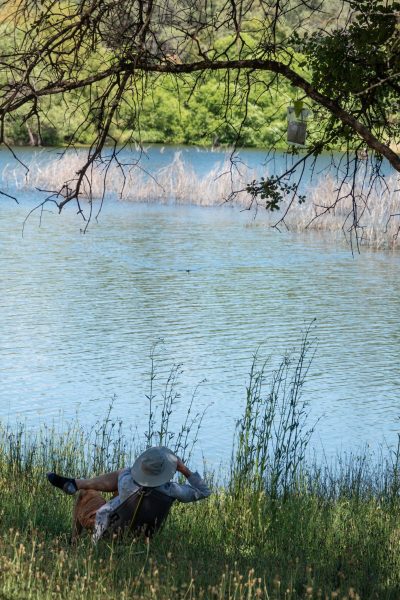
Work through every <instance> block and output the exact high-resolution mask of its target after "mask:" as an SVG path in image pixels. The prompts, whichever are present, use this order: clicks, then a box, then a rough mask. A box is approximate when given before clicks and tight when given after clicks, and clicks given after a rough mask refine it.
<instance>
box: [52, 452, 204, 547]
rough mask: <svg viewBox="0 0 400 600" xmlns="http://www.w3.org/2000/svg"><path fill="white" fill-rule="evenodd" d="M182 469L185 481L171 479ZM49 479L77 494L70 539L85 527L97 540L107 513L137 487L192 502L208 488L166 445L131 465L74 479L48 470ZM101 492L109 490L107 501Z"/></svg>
mask: <svg viewBox="0 0 400 600" xmlns="http://www.w3.org/2000/svg"><path fill="white" fill-rule="evenodd" d="M176 472H178V473H181V474H182V475H183V476H184V477H186V479H187V483H185V484H180V483H177V482H175V481H171V479H172V478H173V476H174V475H175V473H176ZM47 479H48V481H49V482H50V483H51V484H52V485H53V486H55V487H57V488H60V489H61V490H62V491H63V492H64V493H66V494H70V495H73V494H76V493H77V494H78V496H77V500H76V502H75V507H74V512H73V522H72V538H71V540H72V542H76V540H77V538H78V537H79V535H80V534H81V533H82V531H83V530H84V529H87V530H89V531H91V532H92V534H93V535H92V537H93V541H95V542H96V541H98V540H99V539H100V537H101V536H102V535H103V533H104V532H105V531H106V530H107V528H108V518H109V515H110V513H111V512H112V511H113V510H115V509H116V508H117V507H118V506H119V505H120V504H121V503H122V502H124V501H125V500H126V499H127V498H128V497H129V496H130V495H131V494H133V493H134V492H136V490H138V489H139V487H141V486H144V487H147V488H155V489H156V490H158V491H159V492H161V493H162V494H166V495H167V496H170V497H171V498H174V499H176V500H178V501H179V502H195V501H197V500H201V499H203V498H207V497H208V496H210V494H211V491H210V489H209V487H208V486H207V484H206V483H205V481H204V480H203V479H202V478H201V477H200V475H199V473H198V472H197V471H195V472H192V471H191V470H190V469H189V468H188V467H187V466H186V465H185V464H184V463H183V462H182V460H180V459H179V458H178V457H177V456H176V455H175V454H174V453H173V452H172V451H171V450H170V449H169V448H166V447H165V446H154V447H152V448H148V449H147V450H145V452H143V453H142V454H140V456H138V457H137V458H136V460H135V462H134V464H133V466H132V467H127V468H124V469H120V470H118V471H113V472H111V473H105V474H103V475H100V476H98V477H93V478H91V479H74V478H71V477H63V476H62V475H58V474H57V473H47ZM100 492H111V493H113V494H114V497H113V498H112V499H111V500H110V501H108V502H107V501H106V500H105V498H104V497H103V496H102V495H101V493H100Z"/></svg>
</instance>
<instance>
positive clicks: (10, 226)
mask: <svg viewBox="0 0 400 600" xmlns="http://www.w3.org/2000/svg"><path fill="white" fill-rule="evenodd" d="M167 152H168V151H167ZM164 156H165V153H163V158H162V160H164ZM188 156H189V158H190V157H191V156H192V155H191V154H190V153H188ZM193 156H194V158H193V157H192V158H193V161H194V162H195V163H196V160H197V159H196V156H195V155H193ZM201 156H202V163H201V164H202V166H201V168H205V166H206V161H207V160H208V161H209V165H212V163H213V161H214V160H215V157H214V156H213V155H212V154H205V153H202V154H201ZM253 156H254V157H256V158H257V156H258V159H260V156H261V155H256V154H254V155H253ZM160 160H161V159H160ZM20 200H21V204H20V205H16V204H14V203H13V202H12V201H11V200H8V199H3V200H2V201H1V204H0V240H1V242H0V243H1V248H2V260H1V262H0V278H1V279H0V280H1V297H0V306H1V313H0V314H1V327H0V346H1V350H2V361H1V367H0V381H1V389H0V418H1V419H2V420H3V421H4V422H9V423H15V422H16V421H17V420H26V422H27V424H28V426H29V427H32V428H33V429H34V428H36V427H38V426H39V424H40V423H48V422H49V421H51V420H52V419H54V420H55V421H56V422H60V420H61V421H62V423H66V422H67V421H69V420H70V419H73V418H74V417H75V415H76V413H77V412H78V414H79V419H80V421H81V422H82V423H84V424H87V425H88V426H89V425H91V424H93V423H94V421H95V420H96V419H97V418H102V417H103V416H104V415H105V413H106V410H107V407H108V405H109V403H110V401H111V399H112V398H113V397H114V396H115V402H114V408H113V414H114V416H115V417H116V418H122V419H123V420H124V422H125V424H126V426H127V427H128V428H129V427H132V428H133V429H135V428H137V429H138V430H139V431H140V432H143V431H144V429H145V428H146V426H147V400H146V394H147V393H148V389H149V376H148V373H149V368H150V361H149V353H150V350H151V347H152V345H153V344H154V343H155V342H156V341H157V340H158V339H160V338H163V339H164V345H163V347H162V348H161V347H159V348H158V350H157V357H158V358H157V364H158V370H159V379H160V385H161V383H162V381H165V378H166V375H167V372H168V370H169V367H170V366H171V365H172V364H173V363H177V362H179V363H182V365H183V374H182V376H181V378H180V383H179V386H178V390H179V392H180V394H181V397H180V398H179V399H177V405H176V413H175V423H179V422H180V421H182V420H183V418H184V416H185V414H186V410H187V406H188V403H189V401H190V398H191V395H192V393H193V390H194V389H195V387H196V385H197V384H198V383H199V382H200V381H202V380H203V379H205V378H206V379H207V381H206V382H204V383H202V385H201V386H200V389H199V390H198V394H197V398H196V401H195V406H196V408H197V410H199V411H201V410H203V409H204V408H206V407H208V409H207V411H206V414H205V417H204V421H203V427H202V430H201V432H200V440H199V446H198V451H197V456H198V457H199V456H200V455H201V453H203V454H204V456H205V458H206V460H207V461H208V462H210V463H211V464H216V463H217V462H219V461H220V460H222V461H225V462H226V461H228V460H229V456H230V452H231V447H232V436H233V432H234V426H235V421H236V419H237V418H238V417H239V416H240V414H241V411H242V408H243V404H244V400H245V385H246V381H247V375H248V372H249V369H250V365H251V360H252V355H253V353H254V351H255V350H256V349H257V347H258V346H259V345H260V344H261V354H262V355H263V356H269V355H273V356H275V357H279V356H280V355H281V354H282V353H283V352H284V351H285V350H286V349H288V348H291V347H293V346H294V345H298V343H299V341H300V338H301V330H302V329H304V327H305V326H306V325H307V324H308V323H309V322H310V321H311V320H312V319H316V324H315V335H316V336H317V338H318V348H317V353H316V357H315V359H314V362H313V365H312V368H311V371H310V375H309V378H308V384H307V386H306V389H305V396H306V397H307V399H308V400H309V402H310V413H311V414H310V424H311V423H313V422H314V421H315V420H317V419H320V421H319V423H318V425H317V428H316V432H315V434H314V437H313V441H312V444H313V448H315V449H316V452H317V453H318V455H319V456H322V455H323V453H324V452H325V453H326V454H327V455H328V456H334V455H335V454H336V453H338V452H342V451H350V450H358V449H360V448H362V447H363V446H364V445H366V444H368V445H369V446H370V447H371V448H373V449H376V448H378V447H379V446H380V445H381V444H384V445H388V444H392V443H394V441H395V439H396V434H397V431H398V416H399V414H400V402H399V394H398V389H399V383H400V382H399V379H400V377H399V362H400V330H399V316H400V279H399V277H398V270H399V263H400V256H398V255H396V254H389V253H380V252H371V251H368V250H363V251H362V253H361V255H356V256H354V257H353V256H352V255H351V252H350V250H349V248H348V247H346V246H345V245H344V244H342V243H340V242H338V243H333V242H332V241H329V240H327V239H325V238H323V237H318V236H313V235H310V236H296V235H291V234H290V233H285V234H279V233H278V232H276V231H274V230H270V229H268V228H265V227H263V226H262V225H261V224H258V226H257V225H256V226H253V225H252V223H253V221H252V216H251V215H249V214H248V213H241V212H239V211H238V210H236V209H229V208H227V207H220V208H208V209H206V208H200V207H182V206H180V207H174V206H156V205H134V204H129V203H118V202H115V201H113V202H109V203H106V204H105V207H104V210H103V212H102V214H101V217H100V220H99V222H98V223H93V224H92V226H91V228H90V230H89V233H88V234H86V235H82V234H80V233H79V227H80V226H81V221H80V220H79V217H78V216H77V215H76V214H75V212H76V211H75V210H74V209H72V207H69V208H68V210H66V211H65V212H64V213H63V214H62V215H61V216H59V215H57V214H55V213H46V214H44V215H43V220H42V225H41V227H39V221H38V218H37V217H34V218H33V219H32V220H30V221H28V225H27V227H26V229H25V234H24V237H22V236H21V227H22V222H23V220H24V218H25V217H26V214H27V212H28V210H29V208H30V207H32V206H34V202H35V201H37V195H36V196H35V194H33V193H26V194H22V195H21V196H20Z"/></svg>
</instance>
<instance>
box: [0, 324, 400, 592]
mask: <svg viewBox="0 0 400 600" xmlns="http://www.w3.org/2000/svg"><path fill="white" fill-rule="evenodd" d="M314 347H315V346H314V344H313V340H312V339H310V335H309V332H308V333H306V337H305V338H304V339H303V342H302V344H300V347H299V349H298V350H297V351H293V352H291V353H290V354H288V355H286V356H284V357H283V359H282V361H281V362H280V363H278V364H277V365H276V366H275V367H274V366H273V365H271V364H270V363H265V362H263V361H261V360H259V359H257V360H255V362H254V364H253V366H252V368H251V373H250V379H249V384H248V386H247V394H246V401H245V408H244V414H243V417H242V419H241V420H240V422H239V423H238V428H237V431H236V434H235V436H236V444H235V451H234V452H233V458H232V464H231V467H230V469H229V471H228V474H227V481H226V482H225V484H223V482H221V481H219V482H217V481H216V480H214V483H213V488H214V493H213V495H212V496H211V497H210V498H209V499H208V500H206V501H202V502H199V503H196V504H189V505H174V507H173V510H172V513H171V515H170V516H169V518H168V520H167V523H166V526H165V528H164V529H163V530H162V531H161V532H160V533H159V534H158V535H157V536H156V537H155V538H154V539H153V540H152V541H151V542H150V543H146V542H145V541H143V540H142V541H140V540H139V541H136V542H135V541H133V540H132V539H130V538H129V537H126V538H125V539H124V540H122V541H119V542H118V543H117V541H116V540H111V541H110V542H106V541H104V542H102V543H99V544H98V545H97V546H92V544H91V542H90V539H89V538H88V537H86V538H85V537H84V538H83V539H82V540H81V541H80V543H79V544H78V545H77V546H76V547H72V546H70V545H69V543H68V540H69V529H70V520H71V509H72V499H71V498H70V497H68V496H65V495H63V494H61V493H60V492H59V491H58V490H54V489H53V488H50V487H49V484H48V483H47V481H46V478H45V472H46V471H47V470H50V469H56V470H58V471H60V472H64V473H66V474H76V475H90V474H91V473H93V472H98V471H99V470H109V469H114V468H116V467H119V466H121V465H123V464H130V463H131V462H132V460H133V455H134V454H135V453H136V451H137V450H138V448H140V447H141V445H142V444H143V443H144V444H145V443H146V439H144V440H140V439H139V438H138V437H137V436H134V435H133V434H130V437H129V438H127V437H126V435H124V432H123V431H122V429H121V425H120V423H119V422H118V421H116V420H114V419H113V418H112V413H108V414H107V415H106V417H105V419H104V421H103V422H102V423H99V424H98V425H96V426H95V427H93V428H92V429H91V430H89V431H88V430H87V429H85V428H84V427H82V426H81V425H80V424H79V423H78V422H74V423H73V424H71V425H70V426H69V427H68V428H67V429H65V430H62V431H58V430H56V428H54V427H50V428H49V427H42V428H41V430H40V431H38V432H29V431H28V430H27V428H26V427H24V426H18V427H14V428H10V427H1V428H0V494H1V500H2V501H1V506H0V597H1V598H5V599H7V600H8V599H14V598H15V599H20V598H21V599H22V598H23V599H27V598H29V599H30V598H35V599H42V598H46V599H47V598H48V599H50V598H55V597H56V598H68V599H69V600H78V599H81V598H82V597H84V598H89V599H93V600H100V599H103V598H104V599H105V598H107V599H109V598H110V597H112V598H114V597H119V598H134V599H135V598H143V599H146V600H147V599H149V600H150V599H151V600H154V599H157V600H167V599H172V600H175V599H179V600H187V599H192V600H197V599H199V600H200V599H208V598H209V599H219V600H252V599H254V600H255V599H260V598H265V599H271V598H274V599H278V598H279V599H286V600H292V599H298V598H308V599H312V598H323V599H333V598H338V599H341V600H343V599H353V600H355V599H359V600H360V599H372V598H379V599H394V598H397V597H398V595H399V590H400V527H399V522H400V502H399V497H398V491H399V448H397V449H395V450H394V451H393V452H392V453H388V454H387V455H386V456H381V457H380V459H379V460H377V458H376V457H375V460H372V457H371V456H369V455H368V454H365V455H364V456H358V457H348V458H347V459H342V460H338V461H337V462H336V463H335V464H323V465H321V464H320V463H318V464H309V462H308V461H307V458H306V453H305V448H306V445H307V442H308V440H309V435H310V427H309V426H308V425H307V408H306V403H305V401H304V400H303V399H302V394H301V392H302V391H304V390H303V387H304V383H305V378H306V375H307V366H308V365H309V361H310V359H311V357H312V352H313V348H314ZM171 373H172V375H170V376H169V377H167V379H166V381H165V382H164V383H163V385H162V386H161V387H158V385H156V384H157V376H156V375H157V374H156V373H155V371H154V368H153V370H152V374H153V375H154V377H153V383H152V384H151V386H150V391H149V394H148V396H149V398H151V403H152V408H151V410H150V416H149V423H150V425H149V431H148V432H147V435H150V437H147V442H148V443H153V442H156V441H157V440H158V439H159V438H158V437H157V436H158V435H162V436H163V437H162V439H163V440H165V441H171V442H172V443H176V442H178V441H179V439H181V438H179V435H178V434H177V435H176V436H173V431H171V428H170V419H169V418H170V415H169V414H168V413H169V410H170V408H171V407H172V410H173V406H174V398H175V397H176V396H175V395H174V392H173V391H172V392H171V390H173V388H174V385H175V383H173V384H172V386H171V382H172V381H176V380H175V379H174V378H175V376H179V370H178V371H177V367H174V368H173V370H172V371H171ZM171 377H172V379H171ZM268 382H269V383H268ZM158 390H160V393H159V391H158ZM161 390H164V391H161ZM149 402H150V400H149ZM189 403H190V401H189ZM271 407H272V408H271ZM189 429H190V428H189ZM196 431H197V426H195V428H194V431H193V434H190V433H189V434H188V435H189V438H190V437H191V435H193V436H194V437H196V435H197V433H196ZM171 436H173V437H171ZM191 439H192V440H193V438H191ZM181 448H184V444H183V445H181ZM177 451H179V448H178V450H177Z"/></svg>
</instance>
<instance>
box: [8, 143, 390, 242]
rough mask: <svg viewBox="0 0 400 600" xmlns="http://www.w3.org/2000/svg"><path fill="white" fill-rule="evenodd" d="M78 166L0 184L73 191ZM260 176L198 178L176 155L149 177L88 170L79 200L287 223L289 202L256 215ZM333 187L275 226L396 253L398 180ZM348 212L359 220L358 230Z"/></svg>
mask: <svg viewBox="0 0 400 600" xmlns="http://www.w3.org/2000/svg"><path fill="white" fill-rule="evenodd" d="M81 165H82V157H81V156H79V154H74V153H72V152H71V153H66V154H64V155H63V156H62V157H61V158H59V159H53V160H47V161H43V160H41V159H36V160H35V161H33V162H32V163H31V164H30V166H29V171H28V172H27V173H25V171H24V170H23V169H22V168H11V167H9V166H6V167H5V168H4V170H3V174H2V179H3V183H4V184H7V185H9V186H12V187H13V188H17V189H19V190H21V189H27V190H29V189H35V188H38V189H41V190H54V191H56V190H58V189H59V188H60V181H65V182H69V184H71V181H73V174H74V173H76V172H77V171H78V170H79V168H80V167H81ZM71 174H72V176H71ZM259 175H260V173H256V172H255V171H253V170H251V169H249V168H247V167H245V166H244V165H240V166H239V167H238V168H236V167H234V168H232V165H231V164H230V162H229V161H222V164H221V163H218V164H217V165H216V166H215V167H214V168H213V169H211V170H210V171H209V172H208V173H206V174H205V175H203V176H201V175H198V174H197V173H196V171H195V170H194V169H193V167H192V166H191V165H190V164H186V163H185V162H184V161H183V160H182V156H181V154H180V153H179V152H177V153H176V155H175V157H174V159H173V161H172V162H171V164H169V165H167V166H166V167H164V168H162V169H160V170H159V171H158V172H157V173H155V174H153V175H150V174H149V173H147V172H146V171H145V170H143V168H142V167H141V166H139V164H138V165H136V166H133V167H129V168H128V167H119V166H117V165H116V164H115V163H113V164H111V165H109V166H108V167H107V169H106V168H105V167H104V165H101V164H99V165H97V166H95V167H94V168H93V170H92V172H91V175H90V179H88V180H86V181H85V183H84V187H83V196H84V197H85V196H86V197H87V198H88V197H89V196H91V197H93V198H102V197H103V194H106V195H109V196H113V197H116V198H119V199H120V200H123V201H129V202H142V203H160V204H192V205H198V206H208V207H209V206H220V205H222V204H227V203H230V204H234V205H236V206H239V207H240V208H241V209H247V208H250V207H252V208H253V209H256V208H258V213H257V214H258V220H256V221H255V224H261V225H267V226H269V225H274V224H276V223H277V222H279V221H280V219H281V218H282V217H283V216H284V215H285V213H286V210H287V207H288V204H289V202H290V198H288V199H287V200H285V201H283V202H282V205H281V208H280V210H279V211H274V212H273V213H267V212H265V211H264V212H263V211H262V207H263V205H262V203H260V205H259V206H258V207H256V206H255V204H254V202H252V198H251V196H250V194H249V193H248V192H247V191H246V186H247V184H248V183H249V182H250V181H252V180H254V179H257V178H258V176H259ZM264 175H265V174H264ZM338 187H339V186H338V183H337V180H335V179H334V178H333V177H331V176H324V177H321V178H320V179H316V180H315V181H314V183H313V184H312V185H310V186H309V189H308V190H306V195H307V200H306V202H305V203H302V204H299V203H298V202H294V203H293V205H292V206H291V208H290V210H289V212H288V214H287V215H286V217H285V223H284V224H283V223H281V225H280V226H281V227H282V228H284V227H287V228H288V229H290V230H292V231H296V232H307V231H318V232H322V231H324V232H329V233H330V234H333V235H335V236H336V238H338V237H339V236H340V237H341V238H343V234H344V235H345V237H346V238H347V239H349V240H350V241H352V242H354V241H356V242H357V243H359V244H360V245H365V246H370V247H372V248H388V249H396V248H398V247H399V236H398V233H399V227H400V211H399V204H400V190H399V182H398V179H397V178H396V177H395V176H392V177H388V178H387V179H386V180H385V181H384V182H378V181H377V182H375V183H374V184H371V186H369V187H368V186H367V189H366V186H365V180H364V181H363V180H362V179H361V178H360V179H359V181H358V182H356V185H355V191H354V194H351V193H350V192H351V189H350V184H344V185H342V186H341V187H340V190H338ZM238 190H241V191H238ZM232 192H235V193H234V194H232ZM354 210H355V214H356V215H357V223H356V227H355V222H354V218H353V215H354Z"/></svg>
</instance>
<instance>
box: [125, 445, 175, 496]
mask: <svg viewBox="0 0 400 600" xmlns="http://www.w3.org/2000/svg"><path fill="white" fill-rule="evenodd" d="M177 464H178V458H177V457H176V456H175V454H174V453H173V452H172V451H171V450H170V449H169V448H166V447H165V446H154V447H153V448H148V449H147V450H145V451H144V452H143V453H142V454H141V455H140V456H138V457H137V459H136V460H135V462H134V464H133V467H132V469H131V473H132V477H133V479H134V480H135V481H136V483H138V484H139V485H143V486H145V487H158V486H159V485H163V484H164V483H167V482H168V481H170V480H171V479H172V477H173V476H174V474H175V473H176V466H177Z"/></svg>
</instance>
